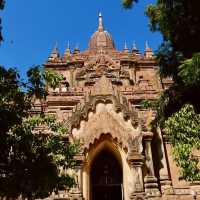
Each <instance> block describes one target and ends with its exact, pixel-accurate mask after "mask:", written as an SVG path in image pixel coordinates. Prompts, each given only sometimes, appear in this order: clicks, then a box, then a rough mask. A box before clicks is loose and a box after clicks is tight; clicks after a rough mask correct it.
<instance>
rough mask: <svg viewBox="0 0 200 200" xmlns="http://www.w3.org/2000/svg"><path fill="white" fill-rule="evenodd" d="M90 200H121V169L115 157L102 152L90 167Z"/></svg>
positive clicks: (104, 151)
mask: <svg viewBox="0 0 200 200" xmlns="http://www.w3.org/2000/svg"><path fill="white" fill-rule="evenodd" d="M91 189H92V194H91V197H92V200H113V199H114V200H122V195H123V191H122V190H123V187H122V168H121V165H120V163H119V161H118V160H117V159H116V157H115V155H113V153H111V152H110V151H108V150H103V151H102V152H100V153H99V154H98V155H97V157H96V158H95V159H94V161H93V164H92V166H91Z"/></svg>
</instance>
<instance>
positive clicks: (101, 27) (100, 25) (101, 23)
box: [98, 12, 103, 32]
mask: <svg viewBox="0 0 200 200" xmlns="http://www.w3.org/2000/svg"><path fill="white" fill-rule="evenodd" d="M98 31H99V32H102V31H103V18H102V14H101V12H100V13H99V25H98Z"/></svg>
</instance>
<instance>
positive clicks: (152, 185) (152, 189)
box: [144, 132, 160, 197]
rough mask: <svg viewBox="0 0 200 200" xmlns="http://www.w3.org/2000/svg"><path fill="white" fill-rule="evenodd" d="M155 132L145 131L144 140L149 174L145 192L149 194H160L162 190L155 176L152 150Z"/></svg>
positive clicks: (146, 179)
mask: <svg viewBox="0 0 200 200" xmlns="http://www.w3.org/2000/svg"><path fill="white" fill-rule="evenodd" d="M152 137H153V133H151V132H145V134H144V142H145V158H146V167H147V174H146V176H145V178H144V184H145V193H146V194H147V195H148V196H152V197H153V196H160V191H159V189H158V182H157V178H156V177H155V172H154V165H153V159H152V150H151V141H152Z"/></svg>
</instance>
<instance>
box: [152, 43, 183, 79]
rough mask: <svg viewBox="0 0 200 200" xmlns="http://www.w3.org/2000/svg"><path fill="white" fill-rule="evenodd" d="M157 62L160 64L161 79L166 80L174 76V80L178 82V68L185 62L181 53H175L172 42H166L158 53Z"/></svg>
mask: <svg viewBox="0 0 200 200" xmlns="http://www.w3.org/2000/svg"><path fill="white" fill-rule="evenodd" d="M156 60H157V62H158V63H159V68H160V70H159V72H160V77H161V79H162V78H166V77H169V76H172V77H173V79H174V80H176V81H177V80H178V76H177V68H176V67H174V66H178V65H179V64H180V63H181V61H182V60H183V55H182V54H181V52H177V51H174V49H173V46H172V43H171V42H170V41H164V42H163V43H162V44H161V45H160V47H159V48H158V50H157V52H156Z"/></svg>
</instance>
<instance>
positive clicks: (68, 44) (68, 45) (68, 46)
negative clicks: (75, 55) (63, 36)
mask: <svg viewBox="0 0 200 200" xmlns="http://www.w3.org/2000/svg"><path fill="white" fill-rule="evenodd" d="M67 48H68V49H70V43H69V40H68V42H67Z"/></svg>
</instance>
